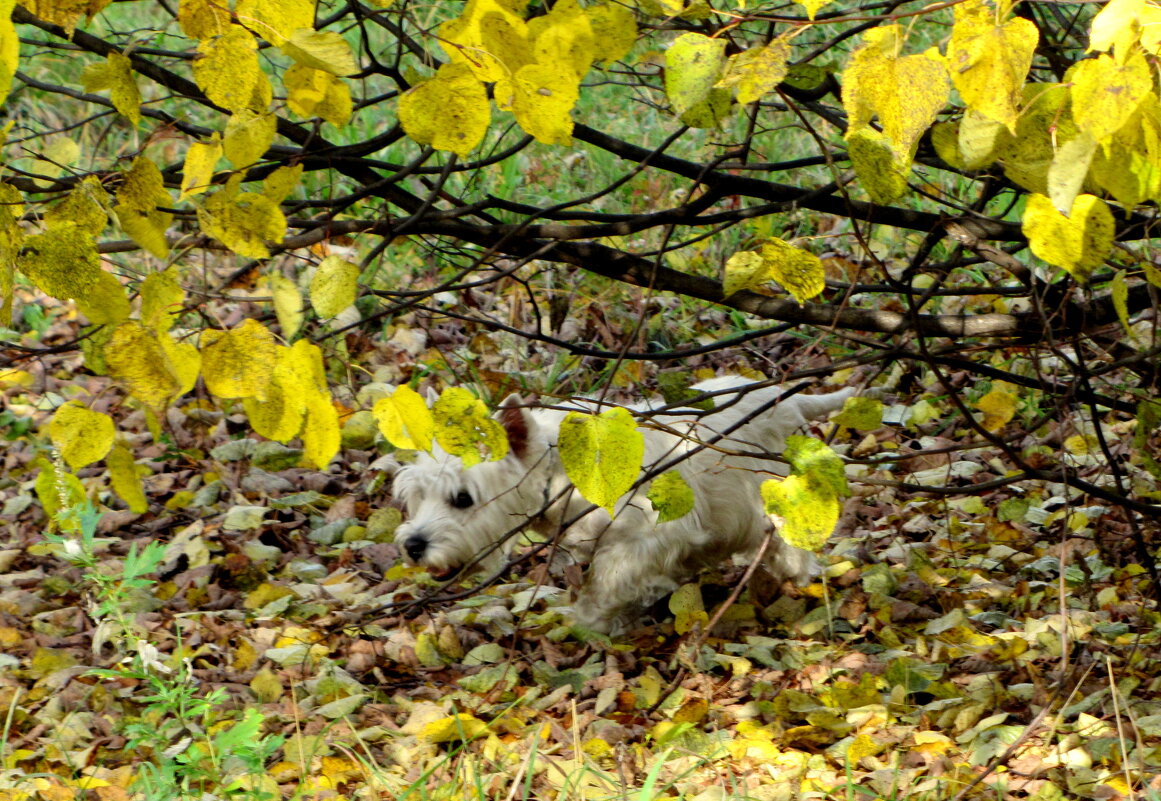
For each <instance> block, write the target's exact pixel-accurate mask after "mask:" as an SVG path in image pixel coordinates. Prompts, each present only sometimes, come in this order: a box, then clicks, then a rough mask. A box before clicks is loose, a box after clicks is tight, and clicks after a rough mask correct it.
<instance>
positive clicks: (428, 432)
mask: <svg viewBox="0 0 1161 801" xmlns="http://www.w3.org/2000/svg"><path fill="white" fill-rule="evenodd" d="M371 413H372V414H374V415H375V419H376V420H377V421H378V423H379V430H380V431H381V432H382V433H383V436H384V437H385V438H386V439H387V441H388V442H390V443H391V444H392V445H394V446H395V447H396V448H403V449H405V450H419V451H430V450H431V442H432V438H433V437H434V436H435V418H434V417H433V416H432V414H431V411H430V410H429V409H428V408H427V404H426V403H424V402H423V398H421V397H420V396H419V393H418V392H416V391H415V390H413V389H412V388H411V387H409V386H407V385H406V384H400V385H399V386H398V387H396V388H395V391H394V392H393V393H392V394H391V395H390V396H389V397H386V398H380V399H379V400H378V401H376V402H375V405H374V407H372V409H371Z"/></svg>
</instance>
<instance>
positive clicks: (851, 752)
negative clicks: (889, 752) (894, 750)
mask: <svg viewBox="0 0 1161 801" xmlns="http://www.w3.org/2000/svg"><path fill="white" fill-rule="evenodd" d="M882 750H883V745H882V744H881V743H879V742H876V740H875V739H874V738H873V737H871V735H869V734H865V733H864V734H858V735H856V736H855V739H854V740H852V741H851V744H850V745H848V746H847V762H849V763H850V765H851V766H852V767H855V766H857V765H858V764H859V760H860V759H862V758H863V757H865V756H875V755H876V754H878V753H881V752H882Z"/></svg>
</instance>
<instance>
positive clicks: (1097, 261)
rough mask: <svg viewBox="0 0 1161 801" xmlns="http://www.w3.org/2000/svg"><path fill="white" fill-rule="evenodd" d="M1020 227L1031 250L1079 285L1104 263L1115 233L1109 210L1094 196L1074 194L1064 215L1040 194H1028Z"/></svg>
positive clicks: (1115, 229)
mask: <svg viewBox="0 0 1161 801" xmlns="http://www.w3.org/2000/svg"><path fill="white" fill-rule="evenodd" d="M1022 226H1023V230H1024V235H1025V236H1027V237H1028V246H1029V247H1030V248H1031V249H1032V252H1033V253H1034V254H1036V255H1037V256H1039V257H1040V258H1041V259H1043V260H1044V261H1046V262H1048V263H1049V264H1052V265H1054V266H1056V267H1060V268H1061V269H1063V270H1066V271H1067V272H1068V273H1069V274H1071V275H1072V277H1073V278H1074V279H1076V281H1077V283H1080V284H1084V283H1086V282H1087V281H1088V279H1089V276H1090V275H1092V271H1093V270H1094V269H1096V268H1097V267H1099V266H1100V265H1101V264H1103V263H1104V261H1105V258H1106V257H1107V256H1108V255H1109V251H1110V250H1112V247H1113V242H1114V240H1115V239H1116V233H1117V226H1116V221H1115V220H1114V219H1113V213H1112V212H1111V211H1109V207H1108V205H1107V204H1106V203H1105V202H1104V201H1103V200H1101V199H1100V198H1098V197H1096V196H1094V195H1079V196H1077V198H1076V200H1075V201H1074V202H1073V204H1072V209H1071V210H1070V213H1069V215H1068V216H1067V217H1065V216H1064V215H1063V214H1061V213H1060V212H1059V211H1057V210H1056V208H1055V207H1054V206H1053V204H1052V201H1051V200H1050V199H1049V198H1047V197H1045V196H1044V195H1037V194H1033V195H1029V196H1028V202H1027V205H1026V206H1025V208H1024V219H1023V222H1022Z"/></svg>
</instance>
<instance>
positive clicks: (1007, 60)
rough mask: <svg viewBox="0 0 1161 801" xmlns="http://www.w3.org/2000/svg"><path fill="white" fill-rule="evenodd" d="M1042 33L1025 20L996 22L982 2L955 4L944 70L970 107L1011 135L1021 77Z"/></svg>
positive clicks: (1017, 108) (1026, 71) (1017, 111)
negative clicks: (998, 124)
mask: <svg viewBox="0 0 1161 801" xmlns="http://www.w3.org/2000/svg"><path fill="white" fill-rule="evenodd" d="M1039 38H1040V35H1039V33H1038V32H1037V31H1036V26H1035V25H1034V24H1033V23H1032V22H1030V21H1029V20H1026V19H1022V18H1020V17H1014V18H1012V19H1009V20H1007V21H1006V22H1003V23H997V22H996V10H995V9H994V8H993V7H992V6H991V5H990V4H988V3H987V2H985V0H969V2H967V3H962V4H960V5H957V6H955V25H954V27H952V30H951V40H950V41H949V42H948V44H947V71H948V73H949V74H950V75H951V82H952V83H953V84H954V85H955V88H956V89H957V90H959V93H960V96H961V97H962V98H963V100H964V103H966V104H967V106H968V108H971V109H973V110H975V111H978V112H979V113H980V114H983V115H984V116H985V117H989V118H991V119H993V120H996V121H997V122H1002V123H1003V124H1004V125H1005V126H1007V128H1008V129H1009V130H1011V131H1013V132H1015V127H1016V118H1017V116H1018V114H1019V101H1020V93H1021V89H1022V88H1023V86H1024V78H1025V77H1026V76H1027V75H1028V70H1029V69H1030V68H1031V66H1032V55H1033V53H1034V52H1035V50H1036V44H1037V42H1038V41H1039Z"/></svg>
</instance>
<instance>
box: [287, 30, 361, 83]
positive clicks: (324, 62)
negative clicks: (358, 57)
mask: <svg viewBox="0 0 1161 801" xmlns="http://www.w3.org/2000/svg"><path fill="white" fill-rule="evenodd" d="M281 49H282V52H283V53H285V54H286V55H288V56H290V57H291V58H293V59H294V60H295V61H296V62H297V63H299V64H301V65H302V66H304V67H309V68H311V69H316V70H322V71H323V72H327V73H330V74H331V75H340V76H341V75H354V74H355V73H356V72H358V71H359V65H358V64H357V63H355V54H354V53H352V52H351V46H350V45H349V44H347V40H346V39H344V38H343V37H342V36H341V35H340V34H338V33H336V32H334V31H312V30H309V29H307V28H300V29H299V30H297V31H294V32H293V33H291V34H290V38H289V39H287V40H286V41H285V42H283V43H282V46H281Z"/></svg>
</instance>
